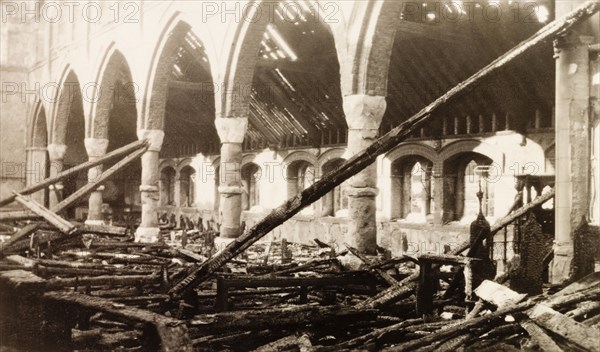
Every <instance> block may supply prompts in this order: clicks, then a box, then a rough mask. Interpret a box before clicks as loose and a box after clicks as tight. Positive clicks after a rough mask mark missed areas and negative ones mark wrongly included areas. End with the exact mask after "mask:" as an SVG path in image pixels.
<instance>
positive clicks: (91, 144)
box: [84, 138, 108, 225]
mask: <svg viewBox="0 0 600 352" xmlns="http://www.w3.org/2000/svg"><path fill="white" fill-rule="evenodd" d="M84 142H85V149H86V151H87V154H88V158H89V160H90V161H93V160H98V159H99V158H101V157H103V156H104V155H105V154H106V149H107V148H108V139H105V138H86V139H85V141H84ZM101 174H102V165H98V166H95V167H92V168H90V169H89V170H88V182H89V183H93V182H95V181H96V180H97V179H98V177H99V176H100V175H101ZM103 190H104V186H100V187H98V188H96V189H95V190H94V191H93V192H92V193H91V194H90V198H89V203H88V204H89V209H88V217H87V219H86V221H85V223H86V224H89V225H101V224H103V222H104V221H103V220H104V219H103V218H102V191H103Z"/></svg>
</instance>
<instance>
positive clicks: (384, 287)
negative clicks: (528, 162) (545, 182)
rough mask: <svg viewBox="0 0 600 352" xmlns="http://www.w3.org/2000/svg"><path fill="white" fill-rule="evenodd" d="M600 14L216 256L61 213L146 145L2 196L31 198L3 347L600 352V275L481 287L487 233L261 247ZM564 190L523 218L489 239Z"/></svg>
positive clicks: (8, 256)
mask: <svg viewBox="0 0 600 352" xmlns="http://www.w3.org/2000/svg"><path fill="white" fill-rule="evenodd" d="M599 9H600V2H598V1H591V2H588V3H585V4H584V5H582V6H581V7H579V8H578V9H576V10H574V11H573V12H572V13H571V14H569V15H568V16H566V17H564V18H562V19H558V20H556V21H553V22H552V23H550V24H548V25H547V26H545V27H544V28H542V29H541V30H540V31H539V32H538V33H536V34H535V35H533V36H532V37H531V38H529V39H528V40H526V41H524V42H522V43H521V44H519V45H517V46H516V47H515V48H513V49H512V50H510V51H509V52H507V53H506V54H505V55H503V56H501V57H500V58H498V59H497V60H495V61H494V62H492V63H491V64H489V65H488V66H486V67H485V68H483V69H482V70H480V71H479V72H478V73H476V74H475V75H473V76H472V77H470V78H469V79H467V80H466V81H464V82H463V83H461V84H459V85H457V86H456V87H455V88H453V89H452V90H450V91H449V92H448V93H446V94H444V95H443V96H442V97H440V98H439V99H437V100H436V101H434V102H433V103H432V104H430V105H429V106H427V107H426V108H424V109H423V110H422V111H420V112H419V113H417V114H416V115H414V116H413V117H411V118H410V119H408V120H407V121H406V122H404V123H403V124H401V125H399V126H398V127H396V128H394V129H393V130H392V131H390V132H389V133H388V134H386V135H384V136H383V137H381V138H380V139H378V140H377V141H376V142H375V143H373V145H371V146H370V147H368V148H367V149H366V150H365V151H363V152H361V153H359V154H357V155H355V156H354V157H352V158H350V159H349V160H347V161H346V162H344V163H343V164H342V165H341V166H340V167H339V168H338V169H337V170H334V171H333V172H331V173H330V174H328V175H325V176H324V177H323V178H322V179H320V180H319V181H317V182H315V183H314V184H313V185H312V186H310V187H308V188H307V189H306V190H304V191H302V192H300V193H299V194H298V195H297V196H296V197H294V198H292V199H290V200H289V201H288V202H286V203H285V204H283V205H282V206H281V207H279V208H277V209H275V210H274V211H273V212H272V213H271V214H269V215H267V216H266V217H265V218H264V219H263V220H262V221H260V222H259V223H257V224H256V225H255V226H254V227H252V228H250V229H248V230H246V231H245V232H244V233H243V234H242V235H241V236H240V237H239V238H237V239H236V240H234V241H233V242H232V243H231V244H229V245H228V246H227V247H226V248H224V249H222V250H221V251H219V252H217V253H214V247H213V246H212V243H213V240H214V237H215V236H216V235H217V234H216V233H215V232H214V231H211V230H207V231H205V230H204V229H201V228H197V229H191V228H189V229H180V230H177V229H172V228H171V229H169V228H166V229H164V233H163V240H162V241H161V242H159V243H139V242H133V240H132V238H131V234H132V233H133V229H132V228H122V227H110V226H88V225H82V224H75V223H73V222H70V221H68V220H66V219H64V218H63V217H61V215H60V214H61V212H63V211H64V210H65V209H67V208H68V207H69V206H71V205H73V204H74V203H75V202H76V201H78V200H80V199H82V198H83V197H84V196H86V195H89V194H90V193H91V192H92V191H93V190H95V189H97V187H98V186H99V185H101V184H102V183H103V182H105V181H106V180H107V179H109V178H110V177H111V176H112V175H113V174H115V173H116V172H118V171H119V170H121V169H122V168H123V166H124V165H127V164H128V163H130V162H131V161H133V160H135V159H137V158H139V157H140V156H141V155H142V154H143V153H144V152H145V151H146V149H147V143H146V141H139V142H136V143H133V144H132V145H129V146H126V147H123V148H120V149H118V150H116V151H114V152H112V153H109V154H107V156H106V157H105V158H100V159H98V160H94V161H89V162H87V163H84V164H82V165H79V166H77V167H75V168H73V169H71V170H67V171H65V172H63V173H61V174H59V175H57V176H56V177H53V178H51V179H48V180H46V181H44V182H42V183H40V184H38V185H36V186H34V187H30V188H28V189H25V190H22V191H21V192H20V193H15V194H14V195H13V196H11V197H9V198H7V199H4V200H0V206H3V205H7V204H9V203H11V202H14V201H17V202H19V203H20V204H21V205H23V207H25V208H26V210H24V211H16V212H15V211H11V212H8V211H6V212H0V223H3V225H2V226H1V228H0V231H2V232H3V234H4V235H5V236H4V238H5V240H4V241H3V242H2V243H1V246H0V256H1V258H2V261H1V262H0V289H1V291H2V301H1V303H2V304H1V305H0V309H1V310H2V311H1V312H0V331H2V335H3V338H2V340H3V341H2V343H3V344H4V343H5V341H6V343H7V344H13V343H14V344H15V345H18V346H28V348H32V349H46V350H102V349H117V350H124V351H127V350H132V351H137V350H144V351H145V350H163V351H189V350H254V349H255V350H263V351H271V350H354V349H366V350H380V349H383V350H402V351H408V350H440V351H445V350H452V349H456V348H463V349H466V350H485V349H490V350H497V349H498V348H502V349H508V350H510V349H511V348H512V349H516V348H520V347H530V348H538V349H541V350H556V351H558V350H565V349H568V350H591V351H597V350H599V348H598V346H597V345H596V343H597V341H600V330H599V329H598V323H599V322H600V318H599V317H598V314H597V313H598V311H599V310H600V309H599V308H600V307H599V305H598V298H599V296H600V280H599V277H598V275H595V274H592V275H591V276H588V277H585V278H583V279H581V280H579V281H577V282H574V283H572V284H570V285H568V286H566V287H564V288H562V289H560V290H558V292H554V291H556V290H557V288H554V291H547V292H546V293H544V294H541V295H537V296H526V295H523V294H519V293H518V292H515V291H513V290H511V289H510V288H508V287H506V286H504V285H502V283H503V282H505V281H506V278H507V277H510V273H509V275H505V276H501V277H496V278H491V279H493V281H492V280H490V279H488V280H482V281H481V282H479V280H473V277H472V276H473V274H474V273H473V270H471V269H472V264H473V262H476V261H477V260H480V259H481V258H477V257H476V256H474V254H475V252H477V250H476V248H477V246H478V243H480V242H481V240H482V239H481V238H476V239H475V241H471V242H470V243H466V244H464V245H461V246H459V248H458V249H457V250H456V251H454V252H453V253H448V254H445V255H428V254H422V255H420V256H418V257H414V258H413V257H401V258H387V257H385V255H383V256H382V257H376V258H373V257H367V256H365V255H364V254H363V253H360V252H359V251H357V250H356V249H354V248H352V247H349V246H346V249H345V250H343V251H342V252H340V253H336V252H335V251H334V250H333V249H332V248H331V247H329V246H328V245H326V244H323V243H320V242H319V243H317V245H315V246H306V245H300V244H293V243H287V242H285V241H270V242H266V243H267V245H265V242H263V243H262V244H261V243H259V242H258V241H259V240H260V239H262V238H263V237H265V235H267V234H268V233H270V232H271V231H272V230H273V229H274V228H275V227H277V226H279V225H280V224H281V223H282V222H284V221H286V220H287V219H289V218H291V217H292V216H294V215H295V214H297V213H298V212H299V211H300V210H301V209H302V208H303V207H306V206H308V205H309V204H311V203H313V202H315V201H316V200H318V199H319V198H320V197H322V196H323V195H325V194H326V193H328V192H329V191H331V190H332V189H333V188H334V187H336V186H338V185H339V184H341V183H342V182H344V181H345V180H347V179H348V178H350V177H351V176H353V175H354V174H356V173H358V172H360V171H361V170H362V169H364V168H365V167H367V166H368V165H370V164H371V163H373V162H374V161H375V159H376V158H377V156H378V155H381V154H383V153H386V152H388V151H390V150H391V149H392V148H394V147H395V146H397V145H398V144H399V143H401V142H402V141H404V140H405V139H406V138H407V137H408V136H409V135H410V133H411V132H412V131H414V129H416V128H419V127H420V126H422V125H423V124H424V123H426V122H428V121H430V120H431V119H432V118H433V117H434V116H435V115H434V114H433V113H434V112H435V111H436V110H437V109H439V108H440V107H441V106H443V105H444V104H446V103H448V102H449V101H452V100H454V99H456V98H457V97H459V96H461V95H462V94H464V93H465V92H467V91H468V90H470V89H473V88H474V87H475V86H477V84H479V83H481V82H482V81H483V80H484V79H486V78H489V77H490V76H492V75H493V74H494V73H496V72H498V71H499V70H501V69H502V68H503V67H505V66H506V65H507V64H509V63H510V62H512V61H513V60H514V59H515V58H517V57H519V56H521V55H523V54H524V53H526V52H528V51H529V50H530V49H532V48H534V47H535V46H537V45H539V44H540V43H542V42H544V41H547V40H552V39H554V38H555V37H556V36H558V35H564V34H565V33H566V32H567V31H568V30H569V29H570V28H571V27H572V26H573V25H575V24H577V23H578V22H580V21H582V20H584V19H587V18H590V17H591V16H592V15H593V14H595V13H596V12H597V11H598V10H599ZM123 155H126V156H125V158H124V159H123V160H122V161H121V162H119V163H117V164H115V165H114V166H113V167H111V168H109V169H108V170H106V171H105V172H103V173H102V175H101V176H100V177H98V178H97V180H96V181H95V182H90V183H89V184H88V185H86V186H84V187H82V188H80V189H79V190H77V191H76V192H75V193H74V194H72V195H70V196H69V197H68V198H66V199H64V200H62V201H61V202H60V203H58V204H56V205H54V206H53V207H52V208H50V209H48V208H45V207H44V206H42V205H40V204H38V203H36V202H35V201H34V200H32V199H31V198H29V197H27V195H28V194H32V193H34V192H36V191H39V190H41V189H44V188H45V187H48V186H50V185H52V184H54V183H56V182H59V181H60V180H61V179H63V178H65V177H68V175H69V174H74V173H76V172H80V171H82V170H85V169H88V168H90V167H94V166H96V165H100V164H102V163H105V162H107V161H108V160H109V159H112V158H116V157H118V156H123ZM553 195H554V193H553V192H550V193H548V194H546V195H543V196H540V197H538V199H536V200H535V201H533V202H531V203H529V204H527V205H526V206H524V207H522V208H520V209H513V210H514V211H513V212H512V213H511V214H509V215H508V216H507V217H505V218H504V219H502V220H501V221H500V222H499V223H497V224H495V225H494V226H492V227H491V228H490V229H489V231H488V233H489V235H491V236H493V234H494V233H495V232H497V231H498V230H499V229H501V228H503V227H504V226H506V225H507V224H509V223H511V222H512V221H514V220H515V219H516V218H517V217H519V216H522V215H524V214H526V213H527V212H529V211H530V210H531V209H533V208H534V207H536V206H540V205H541V204H542V203H543V202H545V201H547V200H548V199H550V198H551V197H552V196H553ZM26 219H29V220H34V221H32V222H23V221H25V220H26ZM40 219H41V220H40ZM267 248H268V249H267ZM467 249H468V250H469V251H468V252H467V253H466V255H464V256H463V255H462V253H463V252H464V251H465V250H467ZM271 254H272V255H271ZM417 266H418V268H417ZM443 267H453V268H454V269H453V271H449V272H448V271H444V270H442V268H443ZM433 278H435V280H433ZM433 282H435V283H436V284H435V285H433V284H432V283H433ZM474 283H477V285H474ZM460 287H464V290H460V289H458V288H460Z"/></svg>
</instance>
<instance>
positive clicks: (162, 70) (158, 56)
mask: <svg viewBox="0 0 600 352" xmlns="http://www.w3.org/2000/svg"><path fill="white" fill-rule="evenodd" d="M190 28H191V26H190V25H189V24H188V23H186V22H184V21H182V20H180V19H179V18H178V15H177V14H176V15H174V16H173V18H172V19H171V21H170V22H169V23H168V24H167V26H166V27H165V29H164V30H163V32H162V33H161V34H160V36H159V42H158V44H157V45H156V49H155V50H154V53H153V55H152V64H151V66H150V72H148V80H147V82H146V90H145V94H144V104H143V106H142V127H143V128H144V129H159V130H162V129H163V127H164V114H165V109H166V104H167V99H166V96H167V89H168V87H167V84H168V80H167V79H165V78H166V77H168V74H169V70H170V68H171V66H172V65H171V64H172V63H173V59H174V57H173V56H174V55H172V53H173V51H174V50H175V48H176V45H177V38H181V37H183V36H184V35H185V33H187V31H189V30H190Z"/></svg>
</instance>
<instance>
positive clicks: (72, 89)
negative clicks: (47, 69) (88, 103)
mask: <svg viewBox="0 0 600 352" xmlns="http://www.w3.org/2000/svg"><path fill="white" fill-rule="evenodd" d="M65 70H66V71H65V74H64V78H63V79H62V80H61V83H60V85H59V89H58V90H57V94H56V98H55V102H56V103H55V107H54V111H53V116H52V118H51V121H52V122H51V124H50V126H51V127H50V129H51V132H50V137H51V138H50V140H51V143H54V144H66V140H67V133H68V130H67V125H68V123H69V121H70V120H71V116H72V112H73V110H74V109H75V110H77V113H80V114H81V115H82V116H81V118H82V119H83V120H82V121H83V124H82V125H83V126H82V127H83V128H82V130H84V131H85V117H84V116H83V115H84V113H83V98H82V96H81V86H80V84H79V78H78V76H77V74H76V73H75V71H73V70H72V69H71V68H70V67H67V68H66V69H65Z"/></svg>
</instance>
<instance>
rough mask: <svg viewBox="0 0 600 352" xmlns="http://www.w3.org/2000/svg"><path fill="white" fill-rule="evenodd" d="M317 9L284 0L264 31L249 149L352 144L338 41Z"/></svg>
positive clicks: (254, 87)
mask: <svg viewBox="0 0 600 352" xmlns="http://www.w3.org/2000/svg"><path fill="white" fill-rule="evenodd" d="M314 6H318V5H317V4H316V3H314V4H311V3H309V2H308V1H285V2H284V1H281V2H280V3H279V6H277V7H276V9H275V11H274V16H273V21H272V22H271V23H269V24H267V26H266V30H265V31H264V33H262V40H261V42H260V48H259V50H258V53H257V55H258V59H257V61H256V65H255V67H254V75H253V81H252V87H251V90H250V92H249V94H250V99H249V101H250V111H249V121H248V122H249V123H248V131H247V134H246V139H245V141H244V149H245V150H262V149H264V148H265V147H271V148H287V147H310V146H327V145H338V144H345V143H346V141H347V125H346V121H345V118H344V112H343V108H342V107H343V104H342V95H341V88H340V65H339V62H338V58H337V52H336V48H335V41H334V38H333V35H332V33H331V29H330V28H329V25H328V24H326V23H324V21H323V19H322V18H320V17H319V15H318V13H319V12H320V11H318V9H315V8H314ZM241 93H242V94H246V93H248V92H241Z"/></svg>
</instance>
